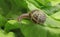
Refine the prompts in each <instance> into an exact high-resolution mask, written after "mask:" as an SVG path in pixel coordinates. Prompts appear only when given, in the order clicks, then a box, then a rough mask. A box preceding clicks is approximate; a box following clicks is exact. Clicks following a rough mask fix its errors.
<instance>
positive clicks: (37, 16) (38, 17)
mask: <svg viewBox="0 0 60 37" xmlns="http://www.w3.org/2000/svg"><path fill="white" fill-rule="evenodd" d="M30 17H31V20H33V21H34V22H35V23H40V24H43V23H44V22H45V20H46V15H45V13H44V12H43V11H41V10H33V11H32V12H31V13H30Z"/></svg>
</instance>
